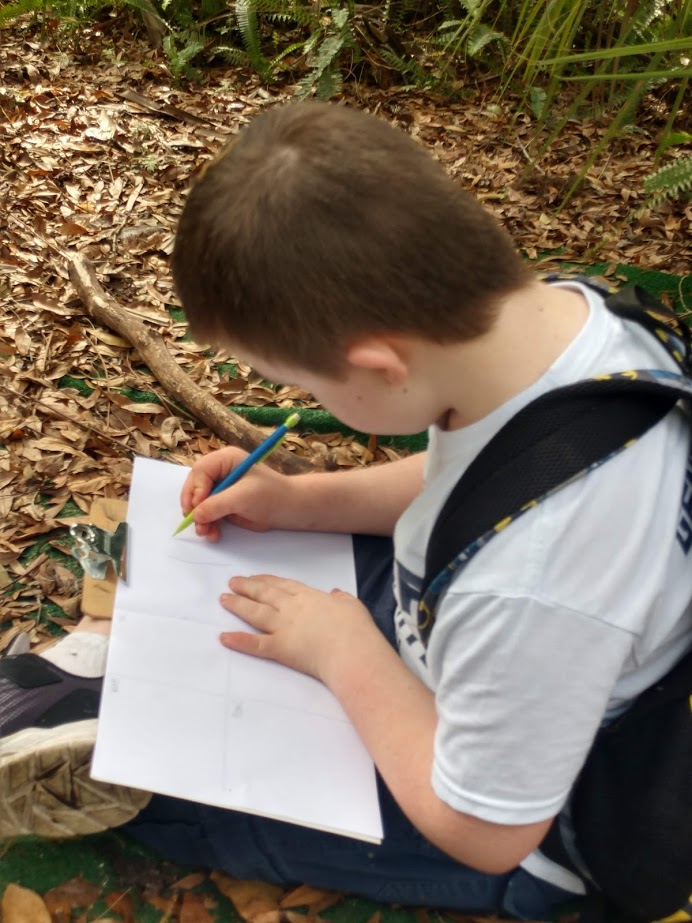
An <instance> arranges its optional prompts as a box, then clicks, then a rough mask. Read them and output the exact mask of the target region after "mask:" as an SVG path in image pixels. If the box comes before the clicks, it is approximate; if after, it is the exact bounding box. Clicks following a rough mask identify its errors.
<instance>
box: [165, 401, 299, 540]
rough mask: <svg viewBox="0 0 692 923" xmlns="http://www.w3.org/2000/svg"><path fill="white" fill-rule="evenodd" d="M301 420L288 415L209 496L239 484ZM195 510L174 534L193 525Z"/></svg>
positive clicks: (296, 416)
mask: <svg viewBox="0 0 692 923" xmlns="http://www.w3.org/2000/svg"><path fill="white" fill-rule="evenodd" d="M299 420H300V414H299V413H292V414H291V415H290V416H288V417H286V420H285V421H284V422H283V423H282V424H281V426H280V427H279V428H278V429H277V430H276V431H275V432H273V433H272V434H271V436H268V437H267V438H266V439H265V440H264V442H262V443H260V445H258V446H257V448H256V449H255V450H254V451H253V452H251V453H250V454H249V455H248V457H247V458H246V459H245V460H244V461H242V462H241V463H240V464H239V465H238V467H237V468H234V469H233V471H231V472H230V473H229V474H227V475H226V477H225V478H224V479H223V480H222V481H219V483H218V484H217V485H216V487H214V488H213V490H212V491H211V493H210V494H209V496H210V497H211V496H213V494H219V493H221V491H222V490H226V489H227V488H228V487H232V486H233V484H237V483H238V481H239V480H240V479H241V478H242V477H243V475H245V474H247V473H248V471H249V470H250V468H253V467H254V466H255V465H256V464H257V463H258V462H261V461H264V459H265V458H266V457H267V456H268V455H271V453H272V452H273V451H274V449H276V448H277V447H278V446H279V445H281V443H282V442H283V440H284V438H285V436H286V433H287V432H288V431H289V429H292V428H293V427H294V426H295V425H296V424H297V423H298V421H299ZM193 513H194V510H193V511H192V512H190V513H188V515H187V516H186V517H185V519H183V521H182V522H181V523H180V525H179V526H178V528H177V529H176V530H175V532H174V533H173V535H178V534H179V533H180V532H182V531H183V530H184V529H187V527H188V526H189V525H192V523H193V522H194V519H193Z"/></svg>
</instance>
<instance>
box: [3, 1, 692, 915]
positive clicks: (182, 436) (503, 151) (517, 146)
mask: <svg viewBox="0 0 692 923" xmlns="http://www.w3.org/2000/svg"><path fill="white" fill-rule="evenodd" d="M124 31H125V32H126V33H127V30H124ZM494 89H495V86H494V82H493V80H492V79H491V78H480V77H475V78H473V79H471V78H469V79H468V81H466V82H465V81H460V82H459V85H458V87H457V92H456V93H455V96H454V98H453V99H451V100H450V99H444V98H440V97H436V96H433V95H428V94H425V93H422V92H421V91H419V90H415V89H402V88H392V87H390V88H388V89H382V88H381V87H377V86H374V85H366V84H364V83H360V84H359V83H348V84H347V85H346V89H345V94H344V96H345V99H346V101H347V102H348V103H349V104H351V105H355V106H359V107H363V108H367V109H369V110H371V111H373V112H376V113H379V114H381V115H382V116H384V117H385V118H387V119H389V120H390V121H391V122H392V123H394V124H395V125H398V126H400V127H401V128H402V129H404V130H405V131H407V132H408V133H410V134H411V135H412V136H413V137H415V138H416V139H418V140H419V141H420V142H421V143H422V144H423V145H424V146H425V147H426V148H428V149H429V150H430V151H431V152H432V154H433V155H434V156H435V157H436V158H437V159H438V160H439V161H440V162H441V163H442V164H443V165H444V166H445V168H446V169H447V170H448V171H449V173H450V175H451V176H452V177H454V179H455V180H456V181H458V182H459V183H461V184H463V185H464V186H465V187H466V188H468V189H470V190H471V191H472V192H473V193H474V194H475V195H476V196H477V198H478V199H479V200H480V201H481V202H482V203H483V204H484V205H485V206H486V207H487V208H488V209H490V210H491V211H492V212H493V213H494V214H495V215H496V216H497V218H498V219H499V220H500V221H501V222H502V223H503V224H504V226H505V227H506V228H507V230H508V231H509V232H510V233H511V234H512V235H513V237H514V239H515V241H516V244H517V246H518V248H519V249H520V251H521V252H522V254H523V255H524V256H525V257H526V258H527V259H529V260H531V261H532V262H533V264H534V265H535V266H536V267H537V268H538V269H540V270H545V271H549V270H552V269H555V268H557V267H558V266H561V265H564V264H565V263H568V264H572V265H573V266H574V268H575V269H576V270H579V269H580V268H584V269H585V268H587V267H592V266H593V265H594V264H598V265H599V266H600V267H601V272H602V274H603V275H605V276H606V277H608V278H609V279H610V280H611V281H612V282H617V281H618V278H619V277H620V273H619V269H618V267H619V266H622V265H626V266H631V267H637V268H639V269H641V270H654V271H658V272H661V273H667V274H670V275H671V276H677V277H682V276H684V275H685V274H686V273H688V272H689V265H690V227H691V226H692V203H690V202H689V201H687V202H672V203H667V204H664V205H661V206H659V207H657V208H655V209H652V208H649V207H647V206H646V201H645V197H644V193H643V183H644V179H645V177H646V176H648V175H649V174H650V173H652V172H653V171H654V169H656V167H657V164H656V162H655V153H656V148H657V144H658V140H659V136H660V132H661V131H662V129H663V126H664V124H665V119H666V115H667V112H666V107H665V103H664V102H663V101H661V100H660V99H657V98H656V97H655V96H652V97H650V98H649V99H647V101H646V105H645V108H644V109H643V111H642V112H640V114H639V116H638V121H637V122H636V124H635V125H633V126H630V128H628V129H627V130H626V131H624V132H623V134H622V135H621V136H620V137H619V138H617V139H616V140H615V141H614V142H613V143H612V144H611V145H610V147H609V148H608V149H607V151H606V153H605V154H604V156H603V157H602V158H601V159H600V160H599V162H598V163H597V164H596V165H595V166H594V167H593V168H592V169H591V170H590V171H589V173H588V175H587V178H586V180H585V181H584V182H583V184H582V185H581V186H580V187H579V189H578V190H577V192H576V194H574V195H573V196H572V197H571V199H570V200H569V202H568V203H567V205H566V206H565V207H564V208H560V205H561V202H562V200H563V198H564V196H565V193H566V192H567V191H568V190H569V189H570V187H571V185H572V183H573V181H574V179H575V177H576V176H577V174H578V172H579V169H580V166H581V164H582V163H583V162H584V160H585V159H586V158H587V157H588V155H589V153H590V151H591V150H592V149H593V146H594V145H595V144H596V143H597V142H598V140H599V138H600V137H601V136H602V135H603V133H604V132H605V131H606V129H607V125H608V119H607V117H605V116H602V117H599V116H594V117H593V118H582V119H579V120H576V119H575V120H572V121H571V122H570V123H569V124H568V125H567V127H566V128H565V130H564V131H563V132H562V133H561V135H560V136H559V137H558V138H557V139H556V140H555V142H554V143H553V145H552V147H551V149H550V151H549V152H548V153H547V154H546V155H545V156H544V157H542V158H541V160H540V161H539V162H538V163H536V164H534V163H533V160H532V153H531V151H532V150H533V149H534V143H533V138H534V133H535V122H534V120H533V118H532V117H531V116H529V115H526V114H523V113H521V112H520V111H519V110H518V108H517V100H516V99H513V98H510V97H508V96H507V97H505V98H504V99H502V100H500V101H499V102H498V101H497V100H496V99H495V97H494ZM292 93H293V90H292V88H291V87H290V86H286V87H279V88H277V87H272V88H269V89H267V88H265V87H264V86H263V85H262V84H261V82H260V80H259V78H257V77H255V76H252V75H250V74H248V73H247V72H244V71H242V70H240V69H238V68H224V69H213V70H208V71H205V72H204V74H203V79H202V80H201V81H200V82H199V83H185V84H182V85H181V84H179V83H176V82H175V81H174V80H173V78H172V76H171V74H170V72H169V70H168V68H167V66H166V64H165V61H164V59H163V57H162V55H161V54H160V53H159V52H155V51H153V50H152V49H151V48H150V47H149V45H148V44H147V42H146V40H145V38H142V37H137V36H134V37H133V36H131V35H129V34H122V33H121V32H120V31H119V23H118V21H117V19H116V20H111V21H108V22H106V23H102V24H101V25H100V26H97V27H93V28H84V29H82V30H81V32H80V34H79V37H78V38H77V36H76V35H74V34H73V35H72V37H71V38H70V37H67V36H62V37H61V36H60V35H59V34H58V33H56V34H55V35H53V36H52V37H51V38H50V39H49V40H48V41H47V42H45V43H43V42H42V41H41V39H40V36H39V34H38V31H37V29H36V27H35V26H34V25H32V24H31V23H28V22H19V23H15V24H14V25H12V26H9V27H8V26H5V27H3V28H0V201H1V202H2V206H3V208H2V212H1V213H0V517H1V518H2V521H3V529H2V533H1V534H0V593H4V595H3V596H1V597H0V651H2V650H3V649H5V648H6V647H7V645H8V644H9V643H10V642H11V641H12V639H13V638H14V637H15V636H16V635H17V634H18V633H19V632H22V631H24V632H27V633H28V634H29V636H30V639H31V642H32V644H33V645H34V649H36V650H38V649H40V648H41V647H42V646H44V645H45V644H48V643H50V642H51V639H52V637H53V635H54V634H55V632H56V631H60V630H63V629H65V628H68V629H69V627H70V625H71V624H73V623H74V621H75V619H76V618H77V617H78V614H79V600H80V578H79V575H78V573H76V572H75V568H74V566H73V563H74V562H72V559H71V558H69V557H68V556H67V555H66V554H62V553H61V552H64V551H66V544H65V532H66V526H67V525H68V524H69V523H71V522H75V521H78V520H81V521H84V520H85V516H86V514H87V512H88V509H89V507H90V505H91V502H92V500H93V499H94V497H96V496H108V497H121V496H125V495H126V494H127V489H128V485H129V480H130V471H131V461H132V458H133V456H135V455H140V456H141V455H144V456H149V457H156V456H157V455H159V454H161V453H165V456H166V457H167V458H169V459H170V460H172V461H176V462H179V463H182V464H190V463H191V461H192V460H193V459H194V457H196V456H197V455H199V454H200V453H201V452H206V451H209V450H210V449H213V448H215V447H217V446H219V445H220V442H219V439H218V437H216V436H215V435H214V434H212V433H210V432H209V431H208V430H207V429H205V428H204V427H203V426H202V425H201V424H199V423H198V422H197V421H196V420H195V419H193V418H192V417H191V416H189V415H186V414H184V413H182V412H181V411H180V408H178V407H176V406H175V405H174V404H173V403H172V401H171V400H170V398H169V396H167V395H166V394H165V392H164V391H163V389H162V388H161V386H160V383H159V382H157V381H156V380H155V379H154V377H153V375H152V373H151V372H150V370H149V369H147V368H146V367H145V366H144V365H143V364H142V362H141V361H140V360H139V359H138V356H137V354H136V353H135V352H134V351H133V350H132V348H131V347H130V345H129V344H128V343H127V342H126V341H125V340H123V339H122V338H121V337H120V336H119V335H117V334H115V333H114V332H113V331H112V330H109V329H106V328H104V327H102V326H101V325H99V324H98V323H96V322H95V321H94V320H93V319H92V318H91V317H90V316H89V315H88V313H87V312H86V311H85V308H84V306H83V305H82V304H81V302H80V300H79V299H78V298H77V297H76V295H75V291H74V289H73V288H72V285H71V284H70V281H69V278H68V261H69V259H70V257H71V256H72V255H74V254H75V253H79V254H82V255H83V256H85V257H87V258H88V259H89V260H90V261H91V262H92V263H93V264H94V266H95V268H96V270H97V272H98V275H99V278H100V280H101V283H102V284H103V286H104V287H105V288H106V289H107V291H108V292H109V293H110V295H112V297H113V298H115V299H116V300H117V301H118V302H119V304H120V305H122V306H123V307H124V308H126V309H127V311H128V312H132V314H133V316H136V317H137V318H139V319H140V320H141V321H143V322H144V323H145V324H147V325H148V326H149V327H150V328H151V329H152V330H154V331H155V332H157V333H158V334H159V335H160V336H161V337H163V339H164V340H165V342H166V343H167V345H168V347H169V349H170V351H171V353H172V355H173V356H174V357H175V358H176V359H177V361H178V362H179V363H180V364H181V365H182V366H183V367H184V368H185V369H186V371H187V372H188V373H189V375H190V376H191V377H192V378H193V379H194V380H195V381H197V382H200V383H202V384H203V385H204V386H205V388H207V390H208V392H209V393H211V394H214V395H215V396H217V397H218V398H219V399H221V400H222V401H223V402H224V403H225V404H228V405H231V406H241V407H258V406H268V407H269V406H273V407H289V406H300V407H307V408H311V407H312V408H316V407H317V404H316V402H315V401H314V399H313V398H312V397H311V395H309V394H307V393H305V392H303V391H300V390H299V389H297V388H294V387H289V386H273V385H270V384H269V383H267V382H264V381H263V380H262V379H261V377H260V376H259V375H257V374H256V373H255V372H253V370H252V369H251V368H249V367H248V366H247V365H245V364H244V363H242V362H240V361H237V360H233V359H232V357H228V356H221V355H218V354H217V355H212V354H210V353H209V351H208V350H207V349H206V347H204V346H200V345H197V344H194V343H192V342H191V341H189V340H187V339H185V324H184V320H183V318H182V316H181V314H180V312H179V311H177V310H175V308H176V306H177V305H178V302H177V299H176V296H175V294H174V292H173V289H172V282H171V277H170V273H169V268H168V261H169V256H170V253H171V249H172V244H173V238H174V233H175V227H176V221H177V217H178V215H179V212H180V209H181V206H182V204H183V201H184V198H185V195H186V192H187V190H188V188H189V187H190V184H191V181H192V180H194V177H195V175H196V173H197V172H198V171H199V170H200V168H201V167H202V166H203V165H204V164H205V163H206V162H207V161H208V160H209V159H210V158H211V157H213V156H214V155H215V153H216V152H217V151H218V150H219V149H220V147H221V146H222V145H223V144H224V142H225V141H226V140H227V139H228V138H229V137H230V136H232V135H233V134H234V133H236V132H237V131H238V130H239V129H240V128H241V127H242V126H243V125H244V124H245V123H247V122H248V121H249V120H250V119H251V118H252V117H253V115H255V114H256V113H257V112H259V111H261V110H262V109H264V108H266V107H267V106H270V105H273V104H274V103H276V102H277V101H281V100H287V99H289V98H290V97H291V96H292ZM681 117H684V113H682V114H681ZM528 167H532V169H530V170H529V171H528V172H527V168H528ZM688 281H689V280H688ZM669 299H670V300H671V302H674V303H677V305H678V307H682V308H683V310H690V309H692V304H690V294H689V288H687V289H684V288H683V283H682V282H680V286H679V288H678V289H677V290H675V289H674V290H672V291H671V292H670V293H669ZM288 445H289V446H290V447H291V448H292V449H293V450H294V451H296V452H297V453H298V454H301V455H305V456H307V457H309V458H321V459H324V457H325V456H326V455H327V454H328V455H329V457H330V459H331V461H332V463H334V464H337V465H342V466H350V465H361V464H368V463H371V462H378V461H385V460H387V459H388V458H392V457H394V456H395V455H396V454H397V451H398V450H396V449H393V448H391V447H390V446H387V445H386V444H380V443H378V442H376V441H375V440H372V439H371V440H370V441H369V442H368V441H366V442H365V443H363V442H362V441H359V440H358V439H356V438H354V437H353V436H352V435H348V434H344V433H343V432H341V431H338V430H337V429H335V430H334V431H332V432H327V433H325V432H320V433H309V432H303V433H298V434H293V435H291V436H290V437H289V440H288ZM180 893H181V894H182V893H183V892H182V891H181V892H180ZM82 896H83V895H82ZM315 900H316V901H317V899H315ZM181 902H182V898H180V900H179V902H178V903H179V906H182V903H181ZM317 902H318V903H319V901H317ZM190 906H192V905H191V904H190ZM277 906H278V904H277ZM291 906H292V905H291ZM285 912H286V907H284V908H283V909H282V913H285ZM200 913H201V911H200ZM191 914H192V911H191V910H190V915H189V920H190V921H193V920H194V919H197V917H193V916H192V915H191ZM114 918H117V917H114ZM65 919H69V918H68V917H66V918H65ZM75 919H76V918H75ZM84 919H86V917H84ZM89 919H91V917H90V918H89ZM133 919H134V918H133ZM166 919H169V918H168V917H166ZM170 919H171V920H173V919H177V917H172V916H171V917H170ZM180 919H181V920H182V919H183V917H182V916H181V917H180ZM199 919H200V920H201V919H202V917H201V916H200V917H199ZM210 919H211V918H210ZM266 923H269V921H266Z"/></svg>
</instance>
